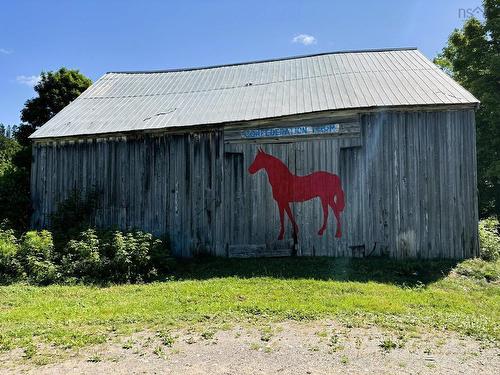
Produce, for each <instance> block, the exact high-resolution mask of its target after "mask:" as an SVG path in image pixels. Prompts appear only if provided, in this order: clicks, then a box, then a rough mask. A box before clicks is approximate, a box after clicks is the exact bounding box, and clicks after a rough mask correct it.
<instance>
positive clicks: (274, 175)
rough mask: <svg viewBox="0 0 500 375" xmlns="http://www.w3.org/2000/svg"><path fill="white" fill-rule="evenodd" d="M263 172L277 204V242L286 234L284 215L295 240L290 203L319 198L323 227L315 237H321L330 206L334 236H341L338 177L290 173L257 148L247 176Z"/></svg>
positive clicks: (341, 193) (315, 173)
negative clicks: (335, 222) (279, 224)
mask: <svg viewBox="0 0 500 375" xmlns="http://www.w3.org/2000/svg"><path fill="white" fill-rule="evenodd" d="M261 169H264V170H265V171H266V172H267V177H268V179H269V183H270V184H271V188H272V190H273V198H274V200H275V201H276V203H277V204H278V209H279V214H280V223H281V228H280V233H279V236H278V240H282V239H283V236H284V234H285V225H284V219H285V212H286V214H287V215H288V218H289V219H290V221H291V222H292V224H293V238H294V240H295V241H296V240H297V233H298V226H297V223H296V222H295V218H294V217H293V213H292V211H291V209H290V202H305V201H308V200H310V199H313V198H317V197H319V198H320V199H321V205H322V207H323V226H322V227H321V228H320V229H319V231H318V234H319V235H320V236H321V235H323V232H324V231H325V229H326V225H327V223H328V207H331V208H332V210H333V214H334V215H335V218H336V219H337V231H336V232H335V237H341V236H342V229H341V225H340V213H341V212H342V211H343V210H344V206H345V203H344V192H343V190H342V184H341V182H340V177H339V176H337V175H335V174H333V173H328V172H321V171H320V172H314V173H311V174H308V175H306V176H296V175H294V174H292V173H291V172H290V171H289V170H288V167H287V166H286V165H285V163H283V162H282V161H281V160H280V159H278V158H276V157H274V156H272V155H269V154H266V153H265V152H264V151H263V150H262V149H259V151H258V152H257V156H256V157H255V159H254V161H253V163H252V164H251V165H250V167H249V168H248V172H249V173H250V174H254V173H256V172H258V171H259V170H261Z"/></svg>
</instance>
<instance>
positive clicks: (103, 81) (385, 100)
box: [31, 49, 478, 138]
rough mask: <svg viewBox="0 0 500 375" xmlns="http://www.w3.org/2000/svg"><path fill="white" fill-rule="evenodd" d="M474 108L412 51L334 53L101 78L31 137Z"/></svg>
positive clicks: (466, 94) (471, 99)
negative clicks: (329, 113) (328, 113)
mask: <svg viewBox="0 0 500 375" xmlns="http://www.w3.org/2000/svg"><path fill="white" fill-rule="evenodd" d="M475 103H478V100H477V99H476V98H474V96H472V95H471V94H470V93H469V92H468V91H467V90H465V89H464V88H463V87H461V86H460V85H459V84H458V83H456V82H455V81H453V80H452V79H451V78H450V77H449V76H447V75H446V74H445V73H443V72H442V71H441V70H440V69H439V68H438V67H437V66H435V65H434V64H433V63H432V62H431V61H429V60H428V59H427V58H426V57H425V56H424V55H422V54H421V53H420V52H419V51H418V50H416V49H397V50H371V51H349V52H334V53H325V54H319V55H310V56H299V57H295V58H286V59H279V60H268V61H261V62H251V63H243V64H233V65H221V66H215V67H207V68H194V69H184V70H171V71H156V72H121V73H120V72H111V73H107V74H105V75H104V76H103V77H101V78H100V79H99V80H98V81H96V82H95V83H94V84H93V85H92V86H91V87H89V88H88V89H87V90H86V91H85V92H84V93H82V95H80V96H79V97H78V98H77V99H76V100H74V101H73V102H72V103H71V104H69V105H68V106H67V107H65V108H64V109H63V110H62V111H61V112H60V113H58V114H57V115H56V116H54V117H53V118H52V119H51V120H50V121H48V122H47V123H46V124H45V125H44V126H42V127H41V128H40V129H38V130H37V131H36V132H35V133H34V134H33V135H32V136H31V138H48V137H64V136H75V135H90V134H102V133H114V132H125V131H134V130H149V129H151V130H152V129H162V128H168V127H183V126H195V125H203V124H207V125H208V124H219V123H227V122H236V121H244V120H257V119H264V118H273V117H280V116H287V115H296V114H302V113H310V112H317V111H325V110H341V109H352V108H367V107H380V106H383V107H390V106H414V105H443V104H444V105H448V104H475Z"/></svg>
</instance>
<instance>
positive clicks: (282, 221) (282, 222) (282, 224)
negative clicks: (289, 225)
mask: <svg viewBox="0 0 500 375" xmlns="http://www.w3.org/2000/svg"><path fill="white" fill-rule="evenodd" d="M278 208H279V210H280V233H279V235H278V240H282V239H283V237H284V235H285V206H284V205H283V204H281V203H278Z"/></svg>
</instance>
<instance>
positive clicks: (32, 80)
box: [16, 75, 40, 87]
mask: <svg viewBox="0 0 500 375" xmlns="http://www.w3.org/2000/svg"><path fill="white" fill-rule="evenodd" d="M16 81H17V83H20V84H21V85H26V86H32V87H33V86H35V85H36V84H37V83H38V81H40V76H23V75H21V76H17V77H16Z"/></svg>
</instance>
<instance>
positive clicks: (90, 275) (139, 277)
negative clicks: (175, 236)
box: [61, 229, 168, 283]
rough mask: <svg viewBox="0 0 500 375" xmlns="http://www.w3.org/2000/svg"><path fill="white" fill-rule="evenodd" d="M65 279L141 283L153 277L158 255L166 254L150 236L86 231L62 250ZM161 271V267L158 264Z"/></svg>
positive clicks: (136, 232) (132, 233)
mask: <svg viewBox="0 0 500 375" xmlns="http://www.w3.org/2000/svg"><path fill="white" fill-rule="evenodd" d="M63 252H64V255H63V256H62V262H61V263H62V269H63V270H64V271H63V272H64V276H65V278H67V279H68V278H71V279H76V280H83V281H111V282H117V283H123V282H132V283H133V282H142V281H145V280H150V279H152V278H153V277H154V276H156V274H157V271H156V269H157V268H156V266H157V264H154V262H155V260H158V259H161V258H160V257H158V254H160V253H162V254H168V250H167V248H166V246H165V245H164V244H163V242H162V241H160V240H158V239H155V238H153V236H152V235H151V234H149V233H145V232H141V231H134V232H125V233H124V232H121V231H97V230H95V229H87V230H85V231H83V232H82V233H81V234H80V235H79V237H78V238H77V239H74V240H70V241H69V242H68V243H67V245H66V247H65V248H64V251H63ZM158 267H160V268H162V269H164V268H165V267H164V265H162V264H158Z"/></svg>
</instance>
